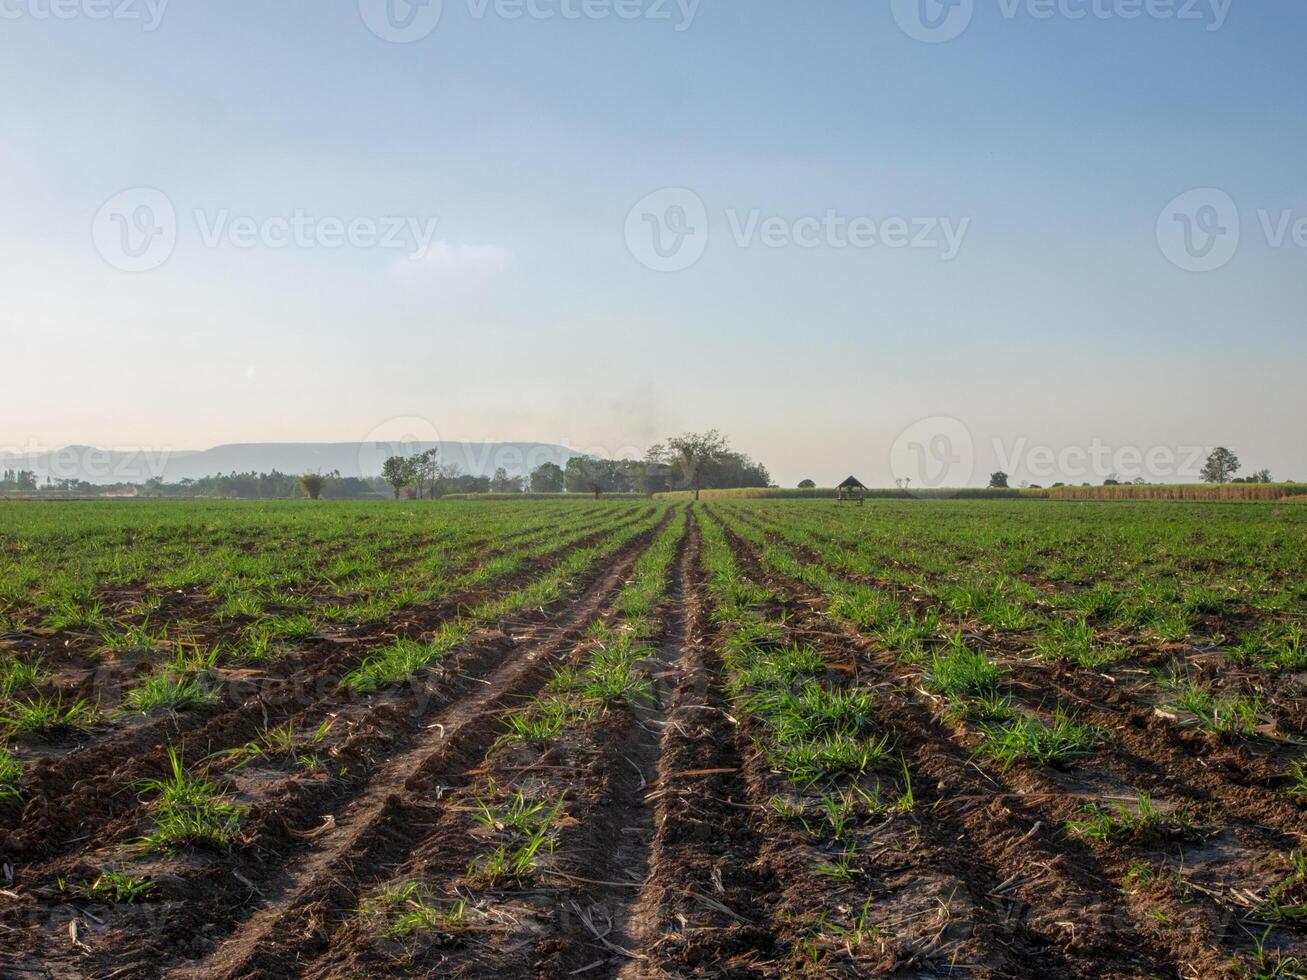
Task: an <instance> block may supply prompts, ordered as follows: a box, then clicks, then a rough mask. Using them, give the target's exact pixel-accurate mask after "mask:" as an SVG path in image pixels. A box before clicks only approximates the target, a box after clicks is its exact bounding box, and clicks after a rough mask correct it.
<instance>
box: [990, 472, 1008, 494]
mask: <svg viewBox="0 0 1307 980" xmlns="http://www.w3.org/2000/svg"><path fill="white" fill-rule="evenodd" d="M989 485H990V487H991V488H993V489H995V490H1006V489H1007V488H1008V485H1007V474H1006V473H1004V472H1003V471H1002V470H999V471H998V472H997V473H992V474H990V477H989Z"/></svg>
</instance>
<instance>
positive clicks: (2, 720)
mask: <svg viewBox="0 0 1307 980" xmlns="http://www.w3.org/2000/svg"><path fill="white" fill-rule="evenodd" d="M98 717H99V712H98V711H97V709H96V707H95V705H93V704H91V703H90V702H89V701H85V700H81V701H74V702H73V703H71V704H64V699H63V695H62V694H59V695H55V696H54V697H53V698H47V697H38V698H32V699H29V700H27V701H13V702H11V703H10V705H9V707H8V709H7V710H6V713H5V714H3V715H0V726H3V727H4V728H5V729H7V730H8V731H9V732H10V733H12V734H14V735H47V734H53V733H55V732H64V731H84V730H86V729H88V728H90V727H91V726H92V725H94V724H95V722H96V720H97V719H98Z"/></svg>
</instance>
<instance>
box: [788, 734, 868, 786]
mask: <svg viewBox="0 0 1307 980" xmlns="http://www.w3.org/2000/svg"><path fill="white" fill-rule="evenodd" d="M888 746H889V736H888V735H885V736H882V737H881V738H879V739H866V738H858V737H856V736H853V735H845V734H838V735H828V736H823V737H820V738H813V739H807V740H802V741H792V742H788V743H786V744H783V745H778V746H776V747H774V748H773V749H772V751H771V753H770V757H771V764H772V766H773V768H775V769H776V770H777V771H778V772H782V773H784V774H785V775H787V776H789V777H790V778H791V779H793V780H794V781H795V782H797V783H799V784H801V785H804V786H811V785H815V784H816V783H819V782H822V781H823V780H826V779H830V778H832V777H834V776H838V775H861V774H862V773H865V772H866V771H867V770H869V769H870V768H871V767H872V766H873V765H874V764H875V763H876V762H878V761H879V760H880V759H882V758H883V757H884V756H885V753H886V751H887V749H888Z"/></svg>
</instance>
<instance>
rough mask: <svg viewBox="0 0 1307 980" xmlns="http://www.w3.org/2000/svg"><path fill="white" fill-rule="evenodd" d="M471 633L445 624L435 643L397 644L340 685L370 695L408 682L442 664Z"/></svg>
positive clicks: (365, 663)
mask: <svg viewBox="0 0 1307 980" xmlns="http://www.w3.org/2000/svg"><path fill="white" fill-rule="evenodd" d="M470 632H471V631H470V630H468V629H466V628H464V627H461V626H458V625H455V624H446V625H445V626H444V627H442V628H441V631H440V634H439V635H438V636H437V637H436V638H435V639H434V640H428V641H420V640H397V641H395V643H393V644H392V645H390V646H388V647H386V648H384V649H382V650H381V651H380V652H378V653H375V654H373V655H372V656H370V657H368V658H367V659H366V660H364V661H363V663H362V664H360V665H359V666H358V667H357V668H355V669H354V670H352V671H351V672H350V673H348V674H346V675H345V678H344V680H343V681H342V682H341V683H342V684H343V685H344V686H345V687H346V688H348V689H350V690H352V691H355V692H358V693H367V692H370V691H376V690H380V689H381V688H383V687H386V686H387V685H390V684H397V683H400V682H402V681H406V680H408V679H409V678H411V677H414V676H416V675H418V674H420V673H421V672H422V671H424V670H426V669H427V668H428V667H430V666H431V665H432V664H434V663H437V662H438V661H441V660H443V659H444V657H445V655H446V654H447V653H448V652H449V651H450V650H452V649H453V648H454V647H455V646H457V645H458V644H459V643H461V642H463V640H464V639H466V638H467V636H468V635H469V634H470Z"/></svg>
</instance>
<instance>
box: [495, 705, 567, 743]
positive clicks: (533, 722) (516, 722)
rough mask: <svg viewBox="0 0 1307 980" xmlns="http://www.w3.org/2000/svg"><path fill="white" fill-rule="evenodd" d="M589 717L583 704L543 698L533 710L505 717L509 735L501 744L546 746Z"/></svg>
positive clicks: (513, 713) (505, 725) (507, 734)
mask: <svg viewBox="0 0 1307 980" xmlns="http://www.w3.org/2000/svg"><path fill="white" fill-rule="evenodd" d="M587 717H589V709H588V708H587V707H586V705H585V704H583V703H576V702H572V701H568V700H566V699H564V698H562V697H557V696H554V697H546V698H541V699H540V700H538V701H535V702H534V703H532V704H531V706H530V707H528V708H523V709H522V710H520V711H514V712H512V713H510V714H508V715H506V716H505V717H504V727H505V729H506V731H505V732H504V734H503V735H501V736H500V737H499V742H500V743H504V742H522V743H526V744H528V745H546V744H548V743H549V742H552V741H553V740H554V739H556V738H557V737H558V736H559V735H561V734H562V733H563V729H565V728H566V727H567V726H568V725H570V724H572V723H573V722H577V721H581V720H583V719H585V718H587Z"/></svg>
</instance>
